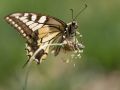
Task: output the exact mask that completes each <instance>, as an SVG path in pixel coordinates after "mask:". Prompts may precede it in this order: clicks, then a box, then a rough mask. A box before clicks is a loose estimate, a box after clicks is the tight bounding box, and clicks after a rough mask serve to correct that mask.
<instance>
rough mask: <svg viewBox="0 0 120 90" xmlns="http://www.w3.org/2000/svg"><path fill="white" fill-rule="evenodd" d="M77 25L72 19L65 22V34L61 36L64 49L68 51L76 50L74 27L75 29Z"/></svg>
mask: <svg viewBox="0 0 120 90" xmlns="http://www.w3.org/2000/svg"><path fill="white" fill-rule="evenodd" d="M77 27H78V25H77V22H76V21H72V22H70V23H68V24H67V27H66V30H65V32H64V33H65V36H63V38H64V41H63V43H64V49H65V50H69V51H73V50H76V45H77V42H76V40H75V39H76V38H75V36H76V29H77Z"/></svg>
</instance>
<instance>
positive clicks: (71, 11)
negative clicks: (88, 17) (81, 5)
mask: <svg viewBox="0 0 120 90" xmlns="http://www.w3.org/2000/svg"><path fill="white" fill-rule="evenodd" d="M70 11H71V13H72V21H73V17H74V15H73V9H70Z"/></svg>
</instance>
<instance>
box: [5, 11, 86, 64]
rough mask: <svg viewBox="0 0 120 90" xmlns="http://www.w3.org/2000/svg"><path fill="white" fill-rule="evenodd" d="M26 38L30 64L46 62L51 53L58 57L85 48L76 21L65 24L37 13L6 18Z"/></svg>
mask: <svg viewBox="0 0 120 90" xmlns="http://www.w3.org/2000/svg"><path fill="white" fill-rule="evenodd" d="M5 19H6V21H7V22H8V23H9V24H11V25H12V26H13V27H14V28H16V29H17V31H18V32H19V33H20V34H21V35H22V36H23V37H24V38H25V40H26V48H25V50H26V51H27V56H28V60H27V62H26V64H27V63H28V62H31V61H33V60H34V61H35V62H36V63H37V64H39V63H41V62H42V61H43V60H45V59H46V58H47V56H48V54H49V52H50V51H51V52H54V55H55V56H57V55H58V54H59V52H60V50H61V49H63V50H64V51H78V52H80V51H81V50H82V49H83V48H84V46H83V45H82V44H81V43H79V42H78V40H77V38H76V34H77V33H78V34H79V32H78V31H77V28H78V25H77V22H76V21H75V20H72V22H70V23H65V22H63V21H62V20H60V19H57V18H55V17H52V16H49V15H44V14H37V13H13V14H10V15H8V16H6V17H5Z"/></svg>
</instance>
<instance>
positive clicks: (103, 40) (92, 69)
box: [0, 0, 120, 90]
mask: <svg viewBox="0 0 120 90" xmlns="http://www.w3.org/2000/svg"><path fill="white" fill-rule="evenodd" d="M80 3H81V0H10V1H9V0H0V90H22V88H23V87H24V81H25V76H26V72H25V70H24V69H22V66H23V64H24V63H25V61H26V59H27V57H26V52H25V51H24V47H25V45H24V42H25V40H24V39H23V38H21V36H20V35H19V34H18V32H17V31H16V30H15V29H14V28H13V27H11V26H10V25H8V24H7V23H6V22H5V20H4V17H5V16H6V15H8V14H10V13H14V12H37V13H44V14H48V15H51V16H54V17H57V18H59V19H61V20H63V21H65V22H70V20H71V13H70V10H69V9H71V8H73V9H74V14H77V13H78V12H79V9H80ZM86 3H87V5H88V7H87V9H86V10H85V11H84V12H82V13H81V15H80V16H79V18H78V19H77V21H78V23H79V31H80V32H81V34H82V35H83V38H82V41H83V44H84V45H85V49H84V53H83V54H82V58H81V59H80V60H77V61H75V63H76V67H74V66H73V63H69V64H66V63H64V62H62V60H60V58H54V57H51V58H50V59H48V60H46V61H45V62H43V63H42V64H41V65H36V64H35V63H33V65H32V66H31V67H30V72H29V76H28V83H27V89H26V90H120V0H88V1H86Z"/></svg>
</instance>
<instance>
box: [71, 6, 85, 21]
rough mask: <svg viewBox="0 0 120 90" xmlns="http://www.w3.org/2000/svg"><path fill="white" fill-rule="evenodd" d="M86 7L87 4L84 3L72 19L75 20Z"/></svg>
mask: <svg viewBox="0 0 120 90" xmlns="http://www.w3.org/2000/svg"><path fill="white" fill-rule="evenodd" d="M86 8H87V4H85V5H84V7H83V8H82V9H80V12H79V13H78V14H77V15H76V16H75V17H74V19H73V20H76V19H77V17H78V16H79V15H80V14H81V13H82V12H83V11H84V10H85V9H86Z"/></svg>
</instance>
